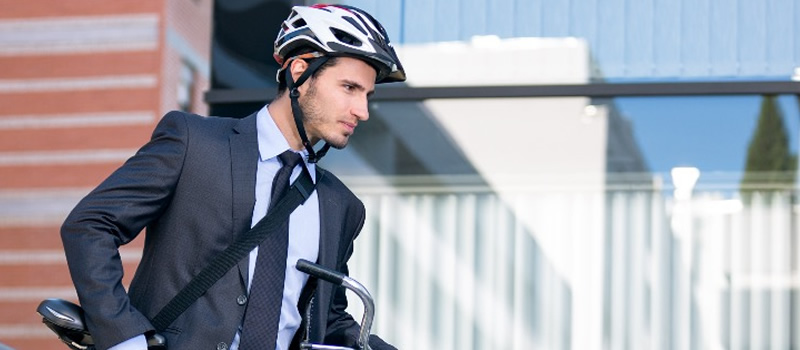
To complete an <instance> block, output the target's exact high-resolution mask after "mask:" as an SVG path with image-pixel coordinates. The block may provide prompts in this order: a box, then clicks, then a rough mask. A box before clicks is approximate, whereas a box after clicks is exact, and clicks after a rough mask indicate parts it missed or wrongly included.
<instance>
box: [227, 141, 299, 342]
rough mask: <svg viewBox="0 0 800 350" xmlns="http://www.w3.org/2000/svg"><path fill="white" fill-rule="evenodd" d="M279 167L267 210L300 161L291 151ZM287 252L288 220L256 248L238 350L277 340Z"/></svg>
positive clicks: (282, 190)
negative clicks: (256, 252)
mask: <svg viewBox="0 0 800 350" xmlns="http://www.w3.org/2000/svg"><path fill="white" fill-rule="evenodd" d="M278 158H279V159H280V160H281V163H283V167H281V169H280V170H278V173H277V174H276V175H275V178H273V180H272V196H271V198H270V203H269V209H270V210H272V207H273V206H274V205H275V203H276V202H278V200H279V199H280V198H281V197H283V195H284V194H285V193H286V192H287V190H288V188H289V178H290V177H291V175H292V169H294V167H295V166H297V164H299V163H300V162H301V161H302V158H301V157H300V155H298V154H297V153H294V152H292V151H291V150H289V151H286V152H283V153H281V154H280V155H278ZM288 248H289V220H286V222H284V223H283V224H282V225H281V227H280V228H278V229H277V230H275V232H274V233H272V234H270V235H269V236H267V238H265V239H264V241H263V242H261V244H260V245H259V246H258V258H257V259H256V268H255V272H254V274H253V282H252V285H251V286H250V298H249V299H250V301H249V302H248V305H247V311H246V313H245V317H244V324H243V325H242V340H241V342H240V343H239V350H273V349H275V342H276V341H277V339H278V324H279V322H280V316H281V302H282V299H283V282H284V280H285V279H286V254H287V250H288Z"/></svg>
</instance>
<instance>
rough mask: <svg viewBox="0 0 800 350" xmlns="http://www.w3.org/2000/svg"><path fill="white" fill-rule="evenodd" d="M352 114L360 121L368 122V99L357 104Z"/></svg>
mask: <svg viewBox="0 0 800 350" xmlns="http://www.w3.org/2000/svg"><path fill="white" fill-rule="evenodd" d="M351 113H353V115H354V116H355V117H356V118H358V120H360V121H362V122H363V121H367V119H369V102H368V101H367V100H366V98H365V99H364V100H363V101H359V102H357V103H356V104H355V105H354V106H353V108H352V111H351Z"/></svg>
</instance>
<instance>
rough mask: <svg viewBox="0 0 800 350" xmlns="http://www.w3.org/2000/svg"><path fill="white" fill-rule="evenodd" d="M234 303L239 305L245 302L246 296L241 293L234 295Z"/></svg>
mask: <svg viewBox="0 0 800 350" xmlns="http://www.w3.org/2000/svg"><path fill="white" fill-rule="evenodd" d="M236 303H237V304H239V305H244V304H247V296H246V295H244V294H242V295H240V296H238V297H236Z"/></svg>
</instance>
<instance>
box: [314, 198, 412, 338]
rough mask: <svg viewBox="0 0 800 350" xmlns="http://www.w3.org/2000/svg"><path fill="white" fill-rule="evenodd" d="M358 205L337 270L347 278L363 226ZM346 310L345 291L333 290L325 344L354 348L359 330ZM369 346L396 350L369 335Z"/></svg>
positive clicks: (362, 206) (361, 212)
mask: <svg viewBox="0 0 800 350" xmlns="http://www.w3.org/2000/svg"><path fill="white" fill-rule="evenodd" d="M358 204H359V206H358V217H359V220H358V226H357V228H356V230H355V233H354V235H353V239H351V240H350V241H349V242H348V243H349V244H348V245H347V250H346V251H345V253H344V259H343V260H342V261H341V266H340V268H339V271H340V272H342V273H344V274H345V275H348V276H349V275H350V271H349V269H348V267H347V262H348V261H349V260H350V257H351V256H352V255H353V244H354V242H355V238H356V237H357V236H358V234H359V233H360V232H361V228H362V227H363V226H364V219H365V218H366V214H365V209H364V205H363V204H362V203H361V202H360V201H359V202H358ZM346 309H347V296H346V295H345V289H344V288H335V289H334V295H333V301H332V302H331V309H330V312H329V313H328V326H327V334H326V335H325V340H326V343H330V344H341V345H345V346H354V345H356V343H357V342H358V333H359V331H360V329H361V328H360V326H359V325H358V323H357V322H356V321H355V320H354V319H353V316H351V315H350V314H349V313H347V312H346ZM369 346H370V347H371V348H372V349H374V350H397V349H396V348H395V347H394V346H392V345H389V344H388V343H386V342H384V341H383V339H381V338H380V337H378V336H376V335H370V338H369Z"/></svg>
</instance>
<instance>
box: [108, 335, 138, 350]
mask: <svg viewBox="0 0 800 350" xmlns="http://www.w3.org/2000/svg"><path fill="white" fill-rule="evenodd" d="M108 350H147V339H146V338H145V337H144V334H139V335H137V336H135V337H133V338H131V339H128V340H126V341H124V342H122V343H119V344H117V345H114V346H112V347H110V348H109V349H108Z"/></svg>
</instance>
